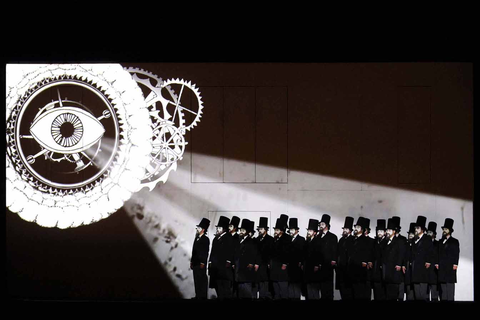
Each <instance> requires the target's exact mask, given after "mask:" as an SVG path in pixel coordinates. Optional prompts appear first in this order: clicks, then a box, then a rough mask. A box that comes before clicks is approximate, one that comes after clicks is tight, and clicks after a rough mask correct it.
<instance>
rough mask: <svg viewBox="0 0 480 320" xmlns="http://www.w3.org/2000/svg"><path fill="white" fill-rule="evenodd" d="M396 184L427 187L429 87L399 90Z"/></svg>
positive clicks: (400, 88)
mask: <svg viewBox="0 0 480 320" xmlns="http://www.w3.org/2000/svg"><path fill="white" fill-rule="evenodd" d="M397 89H398V102H397V115H398V183H400V184H402V183H405V184H422V183H430V118H431V88H430V87H398V88H397Z"/></svg>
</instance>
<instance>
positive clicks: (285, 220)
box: [279, 213, 288, 226]
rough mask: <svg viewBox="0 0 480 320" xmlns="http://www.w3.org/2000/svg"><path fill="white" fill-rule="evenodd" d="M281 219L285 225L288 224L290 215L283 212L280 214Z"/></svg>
mask: <svg viewBox="0 0 480 320" xmlns="http://www.w3.org/2000/svg"><path fill="white" fill-rule="evenodd" d="M279 219H280V220H281V221H282V222H283V223H284V224H285V226H286V225H287V224H288V223H287V222H288V216H287V215H286V214H283V213H282V214H281V215H280V218H279Z"/></svg>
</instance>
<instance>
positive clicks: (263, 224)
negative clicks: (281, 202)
mask: <svg viewBox="0 0 480 320" xmlns="http://www.w3.org/2000/svg"><path fill="white" fill-rule="evenodd" d="M257 228H265V229H268V218H267V217H260V221H259V223H258V227H257Z"/></svg>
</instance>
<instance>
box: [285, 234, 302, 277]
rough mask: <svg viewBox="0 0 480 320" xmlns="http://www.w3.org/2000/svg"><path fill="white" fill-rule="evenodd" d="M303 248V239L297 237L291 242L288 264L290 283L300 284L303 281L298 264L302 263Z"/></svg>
mask: <svg viewBox="0 0 480 320" xmlns="http://www.w3.org/2000/svg"><path fill="white" fill-rule="evenodd" d="M304 246H305V238H304V237H302V236H300V235H297V236H296V237H295V239H294V240H292V243H291V247H290V259H289V264H288V279H289V281H291V282H302V280H303V271H302V269H301V267H300V266H299V265H298V264H299V263H303V250H304Z"/></svg>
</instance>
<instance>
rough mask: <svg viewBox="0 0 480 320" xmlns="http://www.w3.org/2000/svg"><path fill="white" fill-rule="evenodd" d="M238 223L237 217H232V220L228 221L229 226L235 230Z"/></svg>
mask: <svg viewBox="0 0 480 320" xmlns="http://www.w3.org/2000/svg"><path fill="white" fill-rule="evenodd" d="M239 223H240V218H239V217H237V216H233V217H232V219H230V223H229V225H232V226H233V227H234V228H235V229H238V224H239Z"/></svg>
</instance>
